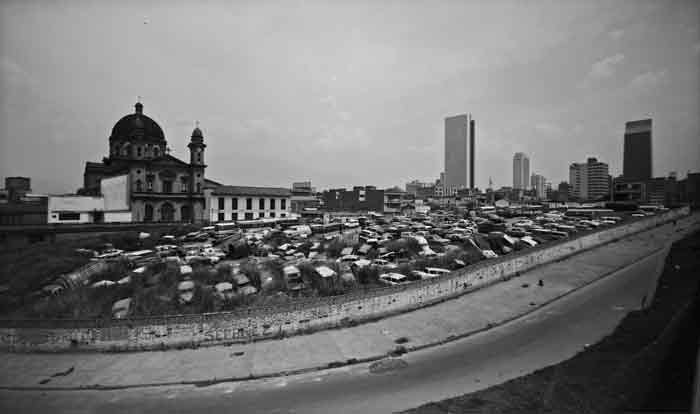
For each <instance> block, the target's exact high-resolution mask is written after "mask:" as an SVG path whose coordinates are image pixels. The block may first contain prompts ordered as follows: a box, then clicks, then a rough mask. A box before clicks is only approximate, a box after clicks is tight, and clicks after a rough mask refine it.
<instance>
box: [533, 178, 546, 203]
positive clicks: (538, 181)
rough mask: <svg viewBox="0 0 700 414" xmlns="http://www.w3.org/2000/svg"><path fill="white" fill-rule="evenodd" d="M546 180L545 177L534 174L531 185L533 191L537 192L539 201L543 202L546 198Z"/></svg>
mask: <svg viewBox="0 0 700 414" xmlns="http://www.w3.org/2000/svg"><path fill="white" fill-rule="evenodd" d="M545 181H546V180H545V179H544V176H543V175H540V174H532V175H531V176H530V185H531V186H532V189H533V190H535V197H537V198H538V199H539V200H542V199H544V198H545V195H546V193H545Z"/></svg>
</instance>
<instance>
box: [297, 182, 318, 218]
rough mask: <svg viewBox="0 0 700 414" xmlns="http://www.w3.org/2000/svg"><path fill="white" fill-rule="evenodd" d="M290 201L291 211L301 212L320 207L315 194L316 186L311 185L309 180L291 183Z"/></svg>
mask: <svg viewBox="0 0 700 414" xmlns="http://www.w3.org/2000/svg"><path fill="white" fill-rule="evenodd" d="M290 203H291V211H292V212H293V213H302V212H304V211H308V210H309V209H311V210H315V209H318V208H320V207H321V200H320V198H319V197H317V196H316V188H315V187H312V186H311V181H301V182H296V183H292V197H291V199H290Z"/></svg>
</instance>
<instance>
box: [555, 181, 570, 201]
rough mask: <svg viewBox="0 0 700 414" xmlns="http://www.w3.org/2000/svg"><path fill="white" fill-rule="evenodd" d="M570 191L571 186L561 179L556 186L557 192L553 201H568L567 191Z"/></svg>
mask: <svg viewBox="0 0 700 414" xmlns="http://www.w3.org/2000/svg"><path fill="white" fill-rule="evenodd" d="M570 191H571V186H570V185H569V183H567V182H566V181H562V182H560V183H559V185H558V186H557V194H556V196H555V197H554V201H558V202H561V203H565V202H567V201H569V192H570Z"/></svg>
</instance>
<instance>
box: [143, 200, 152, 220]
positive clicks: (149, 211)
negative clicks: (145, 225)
mask: <svg viewBox="0 0 700 414" xmlns="http://www.w3.org/2000/svg"><path fill="white" fill-rule="evenodd" d="M144 213H145V214H144V217H143V220H144V221H153V206H152V205H150V204H146V206H145V208H144Z"/></svg>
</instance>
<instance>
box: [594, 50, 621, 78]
mask: <svg viewBox="0 0 700 414" xmlns="http://www.w3.org/2000/svg"><path fill="white" fill-rule="evenodd" d="M624 60H625V55H623V54H622V53H617V54H615V55H613V56H608V57H606V58H604V59H601V60H599V61H597V62H595V63H594V64H593V65H591V71H590V73H589V76H590V77H591V78H594V79H603V78H608V77H610V76H612V75H614V74H615V67H616V66H618V65H620V64H622V62H623V61H624Z"/></svg>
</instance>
